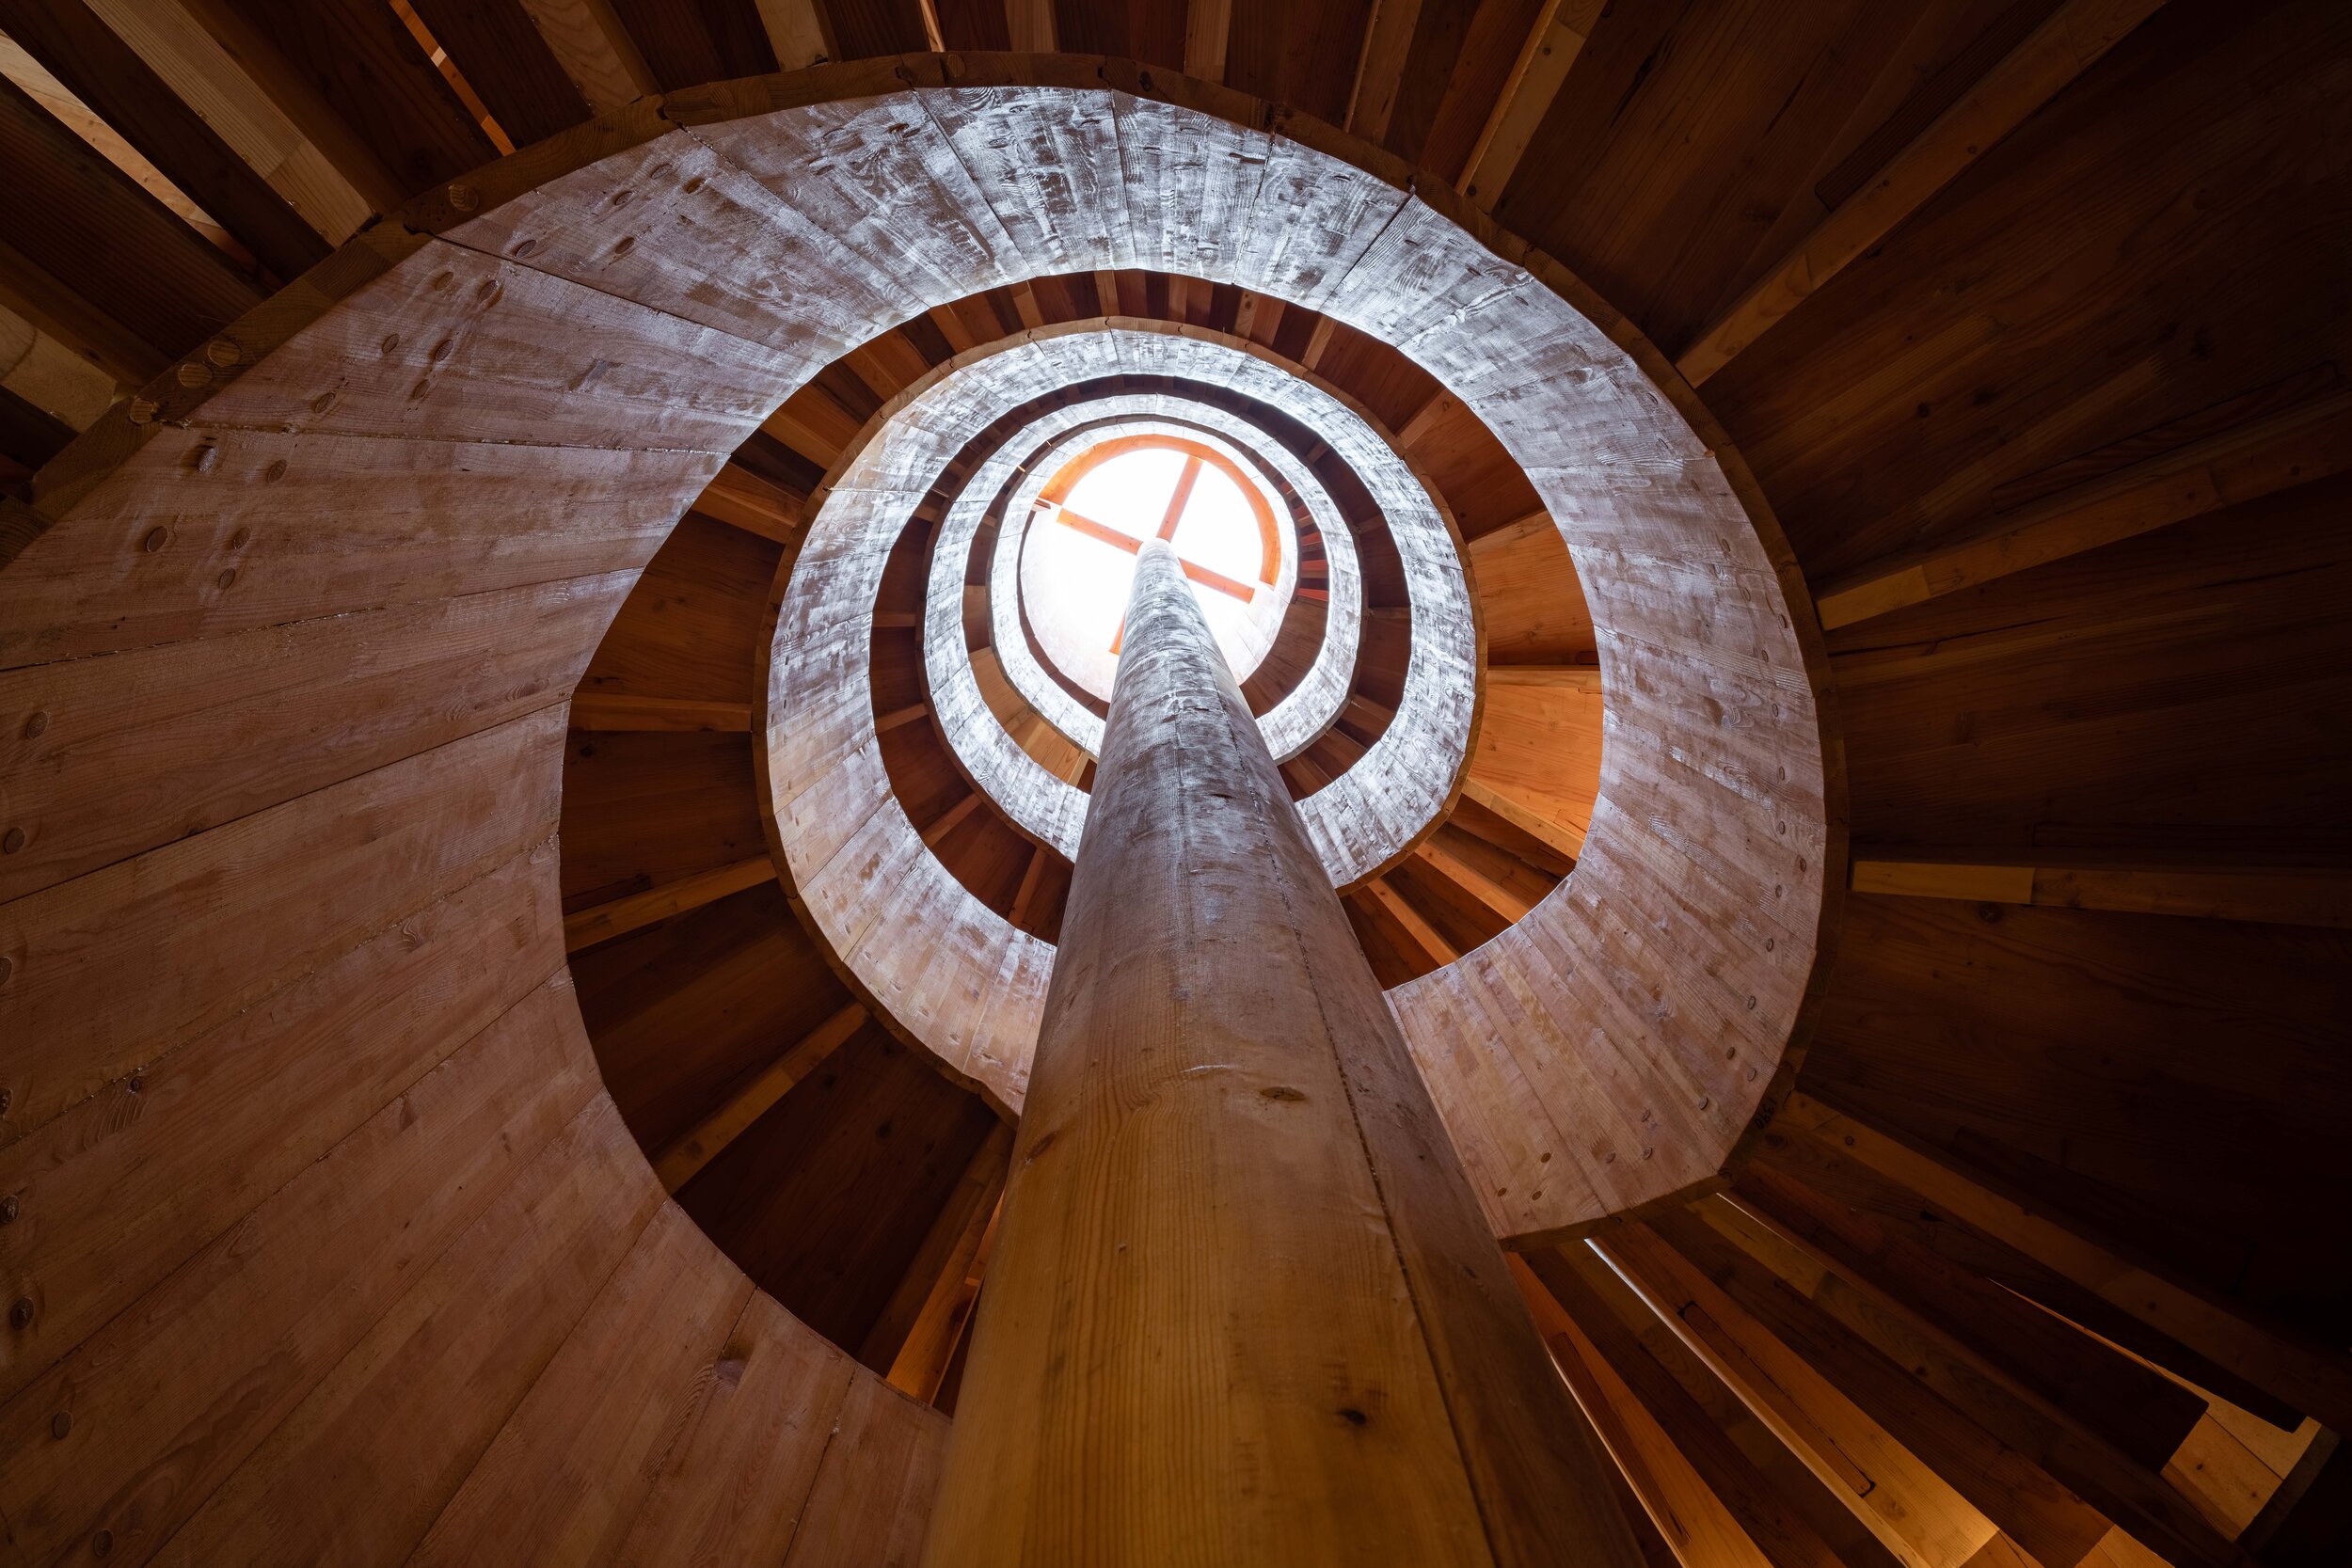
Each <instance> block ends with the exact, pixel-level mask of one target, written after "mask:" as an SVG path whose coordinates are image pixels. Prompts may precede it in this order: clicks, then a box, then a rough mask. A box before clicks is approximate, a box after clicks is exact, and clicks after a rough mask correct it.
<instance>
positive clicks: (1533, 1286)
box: [1517, 1243, 1904, 1568]
mask: <svg viewBox="0 0 2352 1568" xmlns="http://www.w3.org/2000/svg"><path fill="white" fill-rule="evenodd" d="M1517 1260H1518V1262H1519V1263H1520V1265H1521V1267H1522V1268H1523V1270H1524V1271H1525V1272H1524V1274H1523V1275H1522V1280H1521V1283H1522V1287H1523V1288H1526V1289H1528V1290H1529V1291H1530V1296H1529V1299H1530V1305H1531V1306H1532V1307H1534V1309H1535V1313H1536V1322H1537V1323H1538V1325H1543V1324H1544V1323H1545V1319H1546V1317H1547V1313H1546V1311H1545V1308H1544V1304H1543V1300H1542V1299H1540V1298H1539V1297H1538V1295H1537V1294H1536V1292H1541V1298H1548V1299H1549V1306H1550V1309H1551V1311H1552V1312H1556V1313H1558V1314H1559V1320H1558V1326H1559V1327H1560V1328H1563V1329H1567V1330H1570V1331H1572V1333H1573V1334H1574V1335H1575V1336H1576V1338H1577V1339H1578V1340H1581V1344H1580V1346H1579V1348H1580V1349H1581V1350H1582V1351H1584V1353H1585V1354H1588V1355H1591V1356H1594V1357H1597V1361H1598V1362H1599V1363H1600V1364H1601V1365H1602V1366H1605V1367H1606V1368H1607V1369H1608V1370H1609V1371H1611V1372H1613V1373H1614V1374H1615V1376H1616V1377H1617V1379H1619V1380H1620V1382H1621V1384H1622V1387H1623V1390H1624V1393H1625V1394H1626V1395H1628V1396H1629V1397H1630V1398H1631V1400H1632V1401H1633V1402H1635V1405H1636V1407H1637V1408H1638V1409H1639V1411H1640V1413H1641V1416H1642V1417H1644V1418H1646V1419H1647V1420H1648V1421H1650V1422H1652V1423H1654V1424H1655V1426H1656V1427H1657V1429H1658V1430H1659V1432H1660V1433H1661V1435H1662V1436H1663V1437H1664V1438H1665V1440H1666V1441H1667V1442H1668V1443H1670V1444H1671V1445H1672V1446H1673V1448H1674V1449H1675V1451H1676V1452H1677V1454H1679V1455H1680V1456H1681V1457H1682V1458H1683V1459H1684V1460H1685V1461H1687V1462H1688V1464H1689V1465H1690V1466H1691V1467H1692V1471H1693V1472H1694V1474H1695V1477H1696V1479H1697V1480H1698V1481H1700V1482H1702V1483H1703V1484H1704V1485H1705V1486H1706V1488H1707V1490H1708V1492H1709V1493H1710V1494H1711V1495H1712V1496H1713V1497H1715V1498H1716V1499H1718V1500H1719V1503H1720V1506H1721V1508H1722V1509H1723V1510H1724V1512H1725V1513H1727V1514H1728V1515H1729V1517H1730V1519H1731V1520H1732V1522H1733V1523H1734V1524H1735V1525H1736V1527H1737V1528H1738V1530H1739V1531H1740V1534H1741V1535H1742V1536H1743V1537H1744V1538H1745V1539H1744V1541H1742V1542H1740V1543H1734V1544H1730V1545H1731V1551H1730V1552H1729V1553H1728V1554H1726V1555H1725V1557H1724V1560H1727V1561H1728V1560H1737V1559H1738V1558H1739V1557H1741V1556H1747V1557H1750V1558H1751V1559H1753V1558H1758V1557H1760V1558H1761V1559H1762V1560H1764V1561H1766V1562H1768V1563H1770V1564H1772V1568H1903V1564H1904V1560H1903V1559H1901V1558H1899V1557H1898V1556H1897V1555H1896V1554H1895V1553H1894V1552H1892V1551H1890V1550H1888V1549H1887V1547H1886V1546H1885V1544H1883V1543H1882V1542H1881V1541H1879V1540H1878V1539H1877V1537H1875V1536H1873V1535H1871V1534H1869V1533H1868V1531H1867V1526H1866V1527H1865V1528H1864V1529H1863V1530H1862V1531H1860V1532H1859V1533H1858V1534H1857V1535H1855V1536H1853V1537H1852V1538H1851V1544H1848V1545H1847V1546H1846V1547H1845V1548H1844V1549H1843V1550H1842V1551H1841V1550H1839V1549H1838V1548H1836V1547H1834V1546H1832V1545H1831V1544H1829V1543H1828V1542H1827V1541H1825V1540H1823V1539H1822V1538H1821V1536H1820V1532H1819V1531H1818V1530H1817V1529H1816V1528H1814V1526H1813V1524H1812V1523H1811V1521H1810V1519H1809V1518H1808V1517H1807V1512H1806V1510H1805V1509H1800V1508H1799V1507H1797V1506H1795V1504H1794V1502H1793V1500H1792V1499H1791V1498H1789V1497H1787V1496H1785V1495H1784V1490H1783V1487H1784V1485H1785V1484H1786V1482H1785V1481H1778V1482H1776V1481H1775V1480H1774V1479H1773V1478H1772V1477H1768V1476H1767V1475H1766V1474H1765V1473H1764V1472H1763V1470H1762V1469H1760V1468H1759V1467H1758V1464H1757V1461H1756V1458H1754V1457H1752V1456H1751V1455H1750V1454H1749V1453H1747V1452H1745V1451H1743V1450H1742V1449H1741V1448H1740V1444H1739V1443H1738V1442H1736V1441H1734V1439H1733V1438H1732V1436H1731V1433H1729V1432H1727V1431H1726V1430H1725V1429H1724V1426H1723V1425H1722V1424H1720V1423H1719V1421H1718V1419H1717V1418H1716V1417H1715V1416H1714V1415H1712V1414H1710V1413H1709V1411H1710V1408H1711V1409H1713V1410H1717V1411H1722V1410H1726V1409H1736V1408H1738V1398H1739V1396H1738V1395H1737V1393H1736V1392H1734V1391H1733V1390H1732V1389H1730V1388H1728V1387H1726V1386H1724V1385H1723V1384H1722V1382H1721V1380H1720V1379H1716V1378H1714V1377H1713V1376H1712V1374H1711V1372H1709V1371H1708V1370H1706V1369H1705V1367H1704V1364H1703V1363H1699V1362H1697V1361H1695V1360H1693V1359H1692V1358H1690V1357H1687V1356H1686V1357H1682V1358H1680V1365H1682V1366H1683V1367H1684V1368H1686V1369H1687V1370H1686V1372H1685V1375H1686V1376H1690V1375H1694V1374H1695V1375H1696V1376H1697V1377H1699V1378H1703V1379H1705V1381H1706V1383H1707V1385H1708V1387H1707V1392H1708V1395H1709V1396H1710V1400H1709V1402H1708V1403H1702V1402H1701V1400H1700V1398H1699V1397H1698V1396H1697V1395H1694V1394H1693V1393H1692V1390H1691V1389H1690V1388H1689V1387H1687V1386H1684V1384H1683V1383H1682V1382H1679V1381H1677V1377H1676V1375H1675V1373H1674V1372H1672V1371H1670V1370H1668V1369H1667V1367H1666V1366H1664V1365H1662V1364H1661V1362H1660V1361H1659V1360H1658V1359H1657V1357H1656V1355H1655V1354H1653V1352H1652V1351H1651V1349H1650V1348H1649V1347H1648V1345H1646V1344H1645V1342H1644V1340H1643V1338H1642V1337H1641V1335H1640V1334H1639V1333H1637V1331H1636V1329H1635V1328H1634V1327H1633V1326H1632V1325H1631V1324H1630V1323H1629V1322H1628V1321H1627V1318H1628V1316H1629V1314H1630V1313H1639V1314H1641V1315H1642V1317H1643V1318H1644V1319H1646V1320H1648V1321H1649V1323H1651V1324H1652V1326H1653V1331H1654V1332H1666V1331H1665V1329H1664V1325H1663V1324H1659V1323H1656V1321H1655V1314H1653V1313H1651V1311H1650V1309H1649V1306H1648V1304H1647V1303H1646V1302H1645V1301H1643V1300H1642V1298H1641V1296H1640V1295H1639V1294H1638V1293H1637V1292H1635V1291H1633V1290H1632V1289H1631V1288H1630V1287H1629V1286H1628V1285H1627V1284H1626V1283H1625V1282H1624V1281H1623V1280H1622V1279H1619V1278H1618V1277H1617V1276H1616V1275H1614V1274H1613V1273H1612V1272H1611V1271H1610V1269H1609V1267H1608V1266H1607V1265H1606V1264H1604V1263H1602V1262H1601V1261H1600V1259H1599V1258H1598V1256H1597V1255H1596V1254H1595V1253H1594V1252H1593V1251H1592V1250H1591V1249H1590V1248H1589V1247H1586V1246H1585V1245H1583V1244H1582V1243H1571V1244H1570V1245H1568V1246H1565V1247H1562V1248H1559V1249H1556V1250H1551V1249H1547V1250H1543V1251H1538V1252H1534V1253H1531V1254H1528V1255H1526V1256H1525V1257H1523V1258H1520V1259H1517ZM1546 1337H1547V1338H1549V1337H1550V1336H1549V1332H1548V1333H1547V1336H1546ZM1554 1354H1558V1348H1557V1347H1556V1346H1555V1351H1554ZM1782 1452H1783V1453H1788V1450H1786V1449H1782ZM1777 1474H1778V1475H1779V1476H1781V1477H1789V1476H1792V1475H1793V1476H1803V1477H1804V1478H1805V1480H1806V1481H1812V1482H1813V1486H1812V1487H1811V1489H1810V1490H1811V1493H1812V1495H1811V1497H1809V1498H1808V1499H1807V1508H1809V1509H1810V1510H1811V1511H1813V1513H1814V1514H1815V1516H1819V1514H1820V1513H1823V1512H1826V1511H1830V1510H1836V1511H1839V1512H1851V1511H1850V1510H1848V1509H1847V1508H1846V1505H1845V1501H1844V1499H1843V1498H1842V1497H1839V1496H1838V1495H1836V1494H1835V1493H1833V1492H1831V1491H1830V1490H1829V1489H1828V1488H1827V1487H1823V1486H1820V1483H1819V1481H1818V1479H1817V1478H1815V1477H1813V1475H1812V1473H1811V1472H1810V1471H1808V1470H1806V1469H1805V1468H1804V1461H1803V1460H1802V1459H1800V1458H1798V1457H1797V1456H1796V1455H1794V1454H1792V1453H1788V1460H1787V1463H1786V1464H1784V1465H1781V1466H1780V1467H1779V1469H1778V1472H1777ZM1653 1516H1655V1514H1654V1515H1653ZM1856 1522H1857V1523H1861V1521H1860V1520H1859V1519H1857V1520H1856ZM1742 1546H1744V1547H1745V1548H1746V1551H1745V1552H1744V1553H1743V1552H1741V1551H1740V1547H1742ZM1701 1560H1706V1561H1710V1562H1711V1561H1714V1560H1717V1559H1716V1558H1715V1557H1714V1556H1712V1555H1704V1556H1703V1557H1702V1559H1701Z"/></svg>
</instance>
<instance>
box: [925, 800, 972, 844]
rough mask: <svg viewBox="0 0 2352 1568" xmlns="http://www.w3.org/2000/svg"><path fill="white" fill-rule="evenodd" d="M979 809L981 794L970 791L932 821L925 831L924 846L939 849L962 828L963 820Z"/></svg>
mask: <svg viewBox="0 0 2352 1568" xmlns="http://www.w3.org/2000/svg"><path fill="white" fill-rule="evenodd" d="M979 809H980V792H979V791H978V790H977V789H976V790H971V791H968V792H967V793H966V794H965V795H964V796H963V797H962V798H961V800H957V801H956V803H955V804H954V805H952V806H949V807H948V808H947V809H946V811H943V812H941V813H940V814H939V815H938V816H935V817H933V818H932V819H931V823H930V827H928V828H925V829H924V830H923V842H924V844H926V845H927V846H929V847H931V848H933V849H936V848H938V847H939V845H940V841H941V840H942V839H944V838H946V836H947V835H948V834H949V833H952V832H955V831H956V830H957V829H958V828H961V827H962V826H963V819H964V818H965V817H967V816H971V815H972V814H973V813H974V812H976V811H977V810H979Z"/></svg>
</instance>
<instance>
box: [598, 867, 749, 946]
mask: <svg viewBox="0 0 2352 1568" xmlns="http://www.w3.org/2000/svg"><path fill="white" fill-rule="evenodd" d="M775 874H776V868H775V866H774V865H773V864H772V863H771V862H770V861H769V859H768V857H767V856H765V855H755V856H753V857H752V858H751V859H749V860H740V861H737V862H736V863H734V864H732V865H722V866H716V867H713V868H712V869H711V870H708V871H703V872H697V873H696V874H695V875H693V876H691V877H681V878H679V879H677V880H676V881H675V882H664V883H662V884H661V885H660V887H654V888H647V889H646V890H645V891H644V892H643V893H632V894H629V895H628V896H626V897H622V898H615V899H613V900H612V901H611V902H610V903H604V904H598V905H596V906H595V907H594V908H592V909H585V910H580V911H577V912H575V913H572V914H567V915H565V916H564V951H565V952H567V953H577V952H579V951H580V949H581V948H583V947H593V946H595V945H596V943H597V942H605V941H608V940H610V939H611V938H613V937H617V936H620V935H622V934H623V933H625V932H628V931H634V930H637V929H639V928H641V927H646V926H650V925H652V924H653V923H654V922H655V921H657V920H667V919H669V918H670V916H672V915H674V914H684V913H685V912H686V911H689V910H698V909H701V908H702V907H703V906H704V905H705V904H708V903H714V902H716V901H717V900H719V899H721V898H724V897H725V896H726V895H729V894H731V893H740V892H742V891H743V890H744V889H745V888H747V887H756V886H758V885H759V884H760V883H761V882H763V881H766V880H768V879H771V878H772V877H773V876H775Z"/></svg>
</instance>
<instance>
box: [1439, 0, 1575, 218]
mask: <svg viewBox="0 0 2352 1568" xmlns="http://www.w3.org/2000/svg"><path fill="white" fill-rule="evenodd" d="M1604 4H1605V0H1545V3H1544V8H1543V9H1542V11H1541V12H1539V13H1538V14H1537V16H1536V18H1535V25H1534V28H1533V29H1531V30H1530V31H1529V33H1528V35H1527V42H1526V43H1525V44H1524V45H1523V46H1521V48H1520V50H1519V57H1518V60H1517V61H1516V62H1515V63H1514V64H1513V65H1512V67H1511V74H1510V77H1509V79H1508V80H1507V81H1505V83H1504V84H1503V88H1502V96H1501V97H1500V98H1499V99H1497V100H1496V102H1495V106H1494V111H1493V113H1491V114H1490V115H1488V116H1487V117H1486V128H1485V129H1484V130H1482V131H1480V133H1479V135H1478V141H1477V143H1476V144H1475V145H1474V146H1473V147H1472V148H1471V149H1470V160H1469V162H1468V163H1467V164H1465V165H1464V166H1463V167H1464V169H1465V173H1464V174H1463V176H1462V194H1463V195H1464V196H1466V197H1469V198H1470V199H1471V200H1472V201H1475V202H1477V203H1478V205H1479V206H1481V207H1484V208H1486V209H1487V210H1488V211H1492V210H1493V208H1494V204H1495V203H1496V201H1498V200H1499V199H1501V198H1502V193H1503V191H1504V190H1505V189H1506V188H1507V187H1508V186H1509V185H1510V183H1511V176H1512V175H1514V174H1516V173H1517V172H1518V166H1519V160H1520V159H1521V158H1523V157H1525V156H1526V155H1527V149H1528V144H1529V143H1531V142H1533V141H1534V139H1535V131H1536V128H1537V127H1538V126H1540V125H1542V124H1543V122H1544V116H1545V115H1547V114H1549V112H1550V110H1551V103H1552V100H1553V99H1555V98H1557V97H1559V96H1560V87H1561V85H1562V84H1563V83H1565V82H1566V81H1567V79H1568V71H1570V70H1571V69H1572V68H1573V67H1574V66H1575V64H1576V57H1577V55H1580V54H1581V53H1582V52H1583V49H1584V40H1586V39H1587V38H1589V37H1591V36H1592V31H1593V25H1594V24H1595V23H1597V22H1598V21H1599V20H1600V13H1601V10H1602V8H1603V5H1604Z"/></svg>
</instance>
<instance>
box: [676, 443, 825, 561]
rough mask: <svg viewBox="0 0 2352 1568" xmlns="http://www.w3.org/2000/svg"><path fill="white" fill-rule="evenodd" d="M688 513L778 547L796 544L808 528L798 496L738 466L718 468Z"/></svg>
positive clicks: (730, 465) (804, 509) (731, 465)
mask: <svg viewBox="0 0 2352 1568" xmlns="http://www.w3.org/2000/svg"><path fill="white" fill-rule="evenodd" d="M692 510H693V511H696V512H699V513H701V514H702V515H704V516H706V517H712V518H716V519H717V520H718V521H720V522H723V523H730V524H732V525H734V526H735V527H737V528H739V529H741V530H743V531H745V532H747V533H756V534H758V535H759V536H760V537H761V538H762V539H772V540H774V541H775V542H776V543H777V544H779V545H798V544H799V543H800V542H801V538H802V535H803V534H804V533H805V532H806V531H807V527H808V518H807V510H806V508H804V507H803V505H802V504H801V501H800V499H799V498H798V497H795V496H794V495H792V494H791V492H789V491H787V490H786V489H784V488H783V487H782V486H780V485H777V484H772V483H770V482H768V481H767V480H764V479H762V478H760V477H759V476H758V475H757V474H755V473H754V472H752V471H751V470H750V469H749V468H746V467H743V466H742V465H741V464H739V463H727V464H724V465H722V466H721V467H720V469H719V472H718V473H717V474H716V475H715V476H714V477H713V478H712V479H711V481H710V483H709V484H708V485H707V486H706V487H705V488H704V490H703V493H702V494H701V495H699V496H696V497H695V498H694V505H693V507H692Z"/></svg>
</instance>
